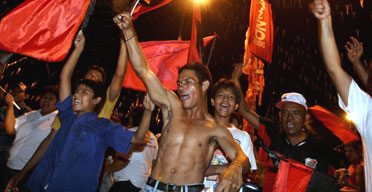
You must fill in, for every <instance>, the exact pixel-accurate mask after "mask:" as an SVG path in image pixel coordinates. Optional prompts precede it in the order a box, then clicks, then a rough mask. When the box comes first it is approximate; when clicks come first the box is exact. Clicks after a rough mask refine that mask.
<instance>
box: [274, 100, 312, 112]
mask: <svg viewBox="0 0 372 192" xmlns="http://www.w3.org/2000/svg"><path fill="white" fill-rule="evenodd" d="M284 103H294V104H297V105H301V104H299V103H296V102H293V101H279V102H277V103H276V104H275V107H276V108H278V109H280V108H282V106H283V104H284ZM301 106H302V107H304V108H305V110H307V107H305V106H304V105H301Z"/></svg>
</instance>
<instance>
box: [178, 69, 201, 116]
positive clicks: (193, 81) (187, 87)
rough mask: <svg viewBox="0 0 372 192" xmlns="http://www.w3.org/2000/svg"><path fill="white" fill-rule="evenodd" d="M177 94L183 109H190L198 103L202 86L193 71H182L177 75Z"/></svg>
mask: <svg viewBox="0 0 372 192" xmlns="http://www.w3.org/2000/svg"><path fill="white" fill-rule="evenodd" d="M177 92H178V95H179V97H180V99H181V102H182V106H183V108H184V109H191V108H194V107H195V106H197V105H198V104H199V103H200V100H201V97H202V85H200V83H199V80H198V78H197V77H196V75H195V72H194V71H193V70H184V71H182V72H181V73H180V74H179V75H178V81H177Z"/></svg>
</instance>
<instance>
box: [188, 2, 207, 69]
mask: <svg viewBox="0 0 372 192" xmlns="http://www.w3.org/2000/svg"><path fill="white" fill-rule="evenodd" d="M201 39H202V34H201V15H200V4H199V3H197V2H194V6H193V18H192V26H191V43H190V49H189V54H188V58H187V62H188V63H192V62H198V63H202V50H203V47H202V46H203V45H202V42H201Z"/></svg>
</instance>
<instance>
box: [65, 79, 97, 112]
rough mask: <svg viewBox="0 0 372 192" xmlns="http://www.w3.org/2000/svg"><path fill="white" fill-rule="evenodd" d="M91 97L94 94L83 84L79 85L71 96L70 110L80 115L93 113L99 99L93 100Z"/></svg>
mask: <svg viewBox="0 0 372 192" xmlns="http://www.w3.org/2000/svg"><path fill="white" fill-rule="evenodd" d="M93 96H94V92H93V90H92V89H91V88H89V87H87V86H86V85H84V84H79V85H78V86H77V88H76V90H75V93H74V95H73V96H72V109H73V110H74V111H75V112H76V113H80V114H83V113H85V112H94V108H95V106H96V105H97V104H98V103H99V101H100V99H101V98H100V97H98V98H93Z"/></svg>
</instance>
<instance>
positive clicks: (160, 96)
mask: <svg viewBox="0 0 372 192" xmlns="http://www.w3.org/2000/svg"><path fill="white" fill-rule="evenodd" d="M114 21H115V23H116V24H117V25H118V26H119V28H120V29H121V30H122V31H123V34H124V37H125V43H126V45H127V51H128V55H129V60H130V62H131V64H132V67H133V70H134V71H135V72H136V74H137V75H138V77H139V78H141V80H142V81H143V83H144V84H145V86H146V88H147V91H148V93H149V95H150V97H151V100H152V101H153V102H154V103H155V104H156V105H157V106H161V108H162V109H163V108H164V107H165V108H168V109H169V107H170V106H169V101H168V97H167V90H166V89H165V88H164V87H163V85H162V84H161V83H160V81H159V79H158V78H157V77H156V75H155V74H154V73H153V72H152V70H151V68H150V66H149V64H148V62H147V59H146V57H145V55H144V54H143V52H142V49H141V47H140V45H139V44H138V41H137V37H136V33H135V31H134V29H133V23H132V19H131V18H130V15H129V13H121V14H119V15H117V16H116V17H115V18H114Z"/></svg>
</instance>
